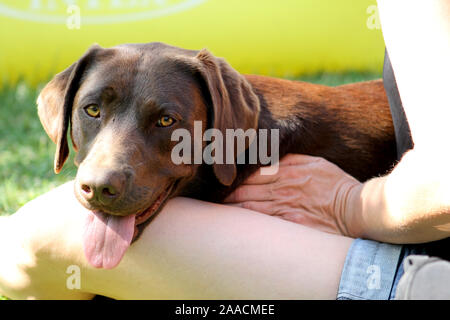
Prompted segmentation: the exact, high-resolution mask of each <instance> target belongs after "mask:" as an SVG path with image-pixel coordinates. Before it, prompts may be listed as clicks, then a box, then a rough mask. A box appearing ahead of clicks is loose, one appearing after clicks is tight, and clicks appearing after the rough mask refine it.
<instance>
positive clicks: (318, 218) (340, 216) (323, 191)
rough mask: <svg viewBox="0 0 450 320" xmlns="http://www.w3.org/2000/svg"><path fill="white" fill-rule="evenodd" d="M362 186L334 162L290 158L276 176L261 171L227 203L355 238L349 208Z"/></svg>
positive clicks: (296, 157) (292, 156) (284, 159)
mask: <svg viewBox="0 0 450 320" xmlns="http://www.w3.org/2000/svg"><path fill="white" fill-rule="evenodd" d="M360 186H362V184H361V183H360V182H359V181H358V180H356V179H355V178H353V177H351V176H350V175H348V174H347V173H345V172H344V171H343V170H341V169H340V168H339V167H337V166H336V165H334V164H332V163H331V162H329V161H327V160H325V159H323V158H318V157H312V156H306V155H298V154H295V155H294V154H289V155H287V156H285V157H284V158H283V159H281V161H280V163H279V170H278V172H277V173H276V174H274V175H261V174H260V171H257V172H256V173H254V174H253V175H252V176H250V177H249V178H248V179H247V180H246V181H245V182H244V183H243V184H242V185H241V186H240V187H238V188H237V189H236V190H235V191H234V192H233V193H232V194H231V195H230V196H228V197H227V198H226V199H225V203H227V204H231V205H234V206H239V207H242V208H246V209H250V210H254V211H258V212H261V213H265V214H269V215H272V216H278V217H281V218H283V219H286V220H289V221H292V222H295V223H299V224H303V225H305V226H309V227H312V228H314V229H318V230H321V231H325V232H329V233H334V234H342V235H346V236H354V235H355V234H357V231H356V230H354V229H355V227H354V226H353V223H352V221H351V220H352V219H351V215H349V214H348V213H347V211H348V210H347V209H348V208H347V206H348V203H349V201H351V200H350V198H351V197H350V194H351V191H352V190H355V189H356V188H358V187H360Z"/></svg>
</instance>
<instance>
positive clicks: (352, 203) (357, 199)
mask: <svg viewBox="0 0 450 320" xmlns="http://www.w3.org/2000/svg"><path fill="white" fill-rule="evenodd" d="M362 189H363V184H362V183H359V182H358V183H352V184H348V185H347V186H346V191H345V194H344V197H345V198H344V199H343V200H342V201H343V206H342V210H343V211H342V214H341V217H342V228H343V231H344V235H346V236H349V237H352V238H361V237H362V236H363V234H364V227H363V219H362V216H361V213H362V203H361V192H362Z"/></svg>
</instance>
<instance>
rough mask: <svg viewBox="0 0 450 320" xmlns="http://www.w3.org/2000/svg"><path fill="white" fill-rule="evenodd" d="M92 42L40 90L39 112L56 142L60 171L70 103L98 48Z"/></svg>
mask: <svg viewBox="0 0 450 320" xmlns="http://www.w3.org/2000/svg"><path fill="white" fill-rule="evenodd" d="M100 49H101V47H100V46H98V45H94V46H92V47H91V48H90V49H89V50H88V51H87V52H86V53H85V54H84V55H83V56H82V57H81V58H80V60H78V61H77V62H75V63H74V64H72V65H71V66H70V67H69V68H67V69H66V70H64V71H63V72H61V73H59V74H57V75H56V76H55V77H54V78H53V80H52V81H50V82H49V83H48V84H47V85H46V86H45V87H44V89H43V90H42V92H41V93H40V95H39V97H38V100H37V104H38V115H39V119H40V120H41V123H42V125H43V127H44V129H45V131H46V132H47V134H48V136H49V137H50V139H52V141H53V142H54V143H56V153H55V162H54V170H55V172H56V173H59V172H60V171H61V169H62V167H63V165H64V162H65V161H66V160H67V157H68V156H69V146H68V144H67V131H68V128H69V123H70V121H71V115H72V105H73V100H74V98H75V95H76V93H77V91H78V88H79V86H80V82H81V78H82V75H83V72H84V71H85V70H86V68H87V66H88V65H89V63H90V62H91V61H92V59H93V57H94V55H95V53H96V52H97V51H98V50H100Z"/></svg>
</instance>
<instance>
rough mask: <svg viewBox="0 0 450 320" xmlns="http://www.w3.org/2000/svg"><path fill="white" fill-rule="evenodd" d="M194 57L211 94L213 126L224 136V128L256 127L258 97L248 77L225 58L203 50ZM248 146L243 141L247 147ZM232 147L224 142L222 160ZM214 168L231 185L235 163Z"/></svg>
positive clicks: (222, 181) (219, 178) (222, 179)
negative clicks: (198, 63)
mask: <svg viewBox="0 0 450 320" xmlns="http://www.w3.org/2000/svg"><path fill="white" fill-rule="evenodd" d="M195 59H197V60H198V61H199V62H200V74H201V76H202V77H203V79H204V81H205V83H206V85H207V89H208V91H209V95H210V97H211V103H212V109H213V110H212V111H213V112H212V126H213V128H215V129H218V130H220V131H221V132H222V134H223V136H224V137H225V134H226V129H234V130H237V129H242V130H244V131H246V130H247V129H257V125H258V116H259V110H260V105H259V99H258V97H257V96H256V94H255V93H254V92H253V89H252V87H251V85H250V84H249V83H248V82H247V80H246V79H245V78H244V77H243V76H242V75H241V74H239V73H238V72H237V71H236V70H234V69H233V68H232V67H231V66H230V65H229V64H228V63H227V62H226V61H225V60H224V59H222V58H217V57H214V56H213V55H212V54H211V53H209V51H208V50H206V49H203V50H201V51H200V52H199V53H198V54H197V56H196V57H195ZM248 145H249V143H248V142H247V141H246V148H247V147H248ZM231 147H232V146H225V143H224V150H223V151H224V153H223V159H224V161H225V159H226V152H227V150H230V148H231ZM233 152H234V151H233ZM235 156H237V155H235ZM213 169H214V174H215V175H216V177H217V179H218V180H219V181H220V182H221V183H222V184H224V185H227V186H229V185H231V184H232V183H233V181H234V179H235V178H236V171H237V168H236V164H235V163H233V164H227V163H224V164H217V163H215V164H214V165H213Z"/></svg>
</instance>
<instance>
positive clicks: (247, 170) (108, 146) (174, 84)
mask: <svg viewBox="0 0 450 320" xmlns="http://www.w3.org/2000/svg"><path fill="white" fill-rule="evenodd" d="M38 111H39V117H40V119H41V122H42V124H43V126H44V128H45V130H46V132H47V134H48V135H49V136H50V138H51V139H52V140H53V141H54V142H55V143H56V144H57V149H56V156H55V172H59V171H60V170H61V168H62V166H63V164H64V162H65V160H66V159H67V156H68V153H69V148H68V142H67V133H68V129H69V124H70V125H71V130H70V133H71V137H72V143H73V146H74V149H75V150H76V151H77V155H76V160H75V163H76V165H78V166H79V169H78V173H77V177H76V183H75V194H76V196H77V198H78V199H79V201H80V202H81V203H82V204H83V205H84V206H85V207H86V208H88V209H90V210H92V215H91V216H90V217H89V219H88V221H87V225H86V232H85V236H84V247H85V253H86V256H87V258H88V260H89V262H90V263H91V264H93V265H94V266H96V267H105V268H111V267H114V266H115V265H117V264H118V263H119V262H120V260H121V258H122V256H123V254H124V252H125V250H126V248H127V247H128V246H129V245H130V243H131V241H132V239H135V238H136V237H137V235H138V233H139V232H138V230H140V229H142V227H143V226H145V223H144V222H147V223H148V221H149V218H150V217H151V216H152V215H154V214H155V213H156V212H158V211H159V210H160V209H161V207H162V206H163V204H164V203H165V201H166V200H167V199H169V198H171V197H174V196H176V195H183V196H189V197H194V198H198V199H202V200H208V201H216V202H219V201H221V200H223V199H224V197H225V196H227V195H228V194H229V193H230V192H231V191H232V190H233V189H234V188H236V186H238V185H239V184H240V183H241V182H242V181H243V180H244V179H245V178H246V177H248V175H250V174H251V173H252V172H254V171H255V170H256V169H257V168H258V167H259V166H261V164H260V163H259V164H253V165H249V164H236V163H228V164H217V163H215V164H210V165H208V164H205V163H203V164H179V165H176V164H174V163H173V161H171V151H172V149H173V148H174V146H175V145H176V144H177V142H176V141H172V140H171V134H172V132H173V131H174V130H175V129H179V128H184V129H186V130H187V131H188V132H189V133H190V134H191V136H192V137H193V136H194V135H195V134H194V121H201V123H202V128H203V130H205V129H208V128H216V129H218V130H220V131H221V132H224V133H225V131H226V129H239V128H240V129H243V130H247V129H279V137H280V150H279V155H280V157H282V156H283V155H285V154H287V153H301V154H308V155H314V156H320V157H324V158H326V159H328V160H329V161H332V162H334V163H335V164H337V165H338V166H339V167H341V168H342V169H343V170H345V171H346V172H348V173H350V174H351V175H353V176H354V177H356V178H358V179H359V180H361V181H363V180H366V179H368V178H370V177H373V176H376V175H379V174H383V173H385V172H386V171H388V170H389V169H390V168H391V166H392V164H393V163H394V161H395V159H396V148H395V137H394V129H393V124H392V119H391V114H390V111H389V105H388V102H387V98H386V96H385V92H384V88H383V83H382V81H370V82H363V83H357V84H351V85H344V86H340V87H336V88H333V87H327V86H321V85H314V84H308V83H304V82H296V81H288V80H281V79H274V78H269V77H263V76H243V75H240V74H239V73H238V72H236V71H235V70H234V69H232V67H231V66H230V65H229V64H227V63H226V62H225V60H223V59H220V58H216V57H214V56H213V55H211V54H210V53H209V52H208V51H206V50H201V51H192V50H184V49H180V48H176V47H172V46H168V45H165V44H162V43H150V44H127V45H121V46H117V47H114V48H110V49H104V48H101V47H99V46H93V47H92V48H90V49H89V50H88V52H87V53H86V54H85V55H84V56H83V57H82V58H81V59H80V60H79V61H78V62H76V63H74V64H73V65H72V66H70V67H69V68H68V69H66V70H65V71H63V72H62V73H60V74H58V75H56V76H55V78H54V79H53V80H52V81H51V82H50V83H49V84H48V85H47V86H46V87H45V88H44V90H43V91H42V93H41V95H40V97H39V99H38ZM193 143H194V142H193ZM249 143H250V142H249V141H248V143H247V145H246V147H248V145H249ZM201 147H202V148H205V147H206V142H202V146H201ZM223 150H224V152H225V153H226V152H227V150H228V152H229V149H227V146H224V149H223ZM137 226H139V228H138V227H137Z"/></svg>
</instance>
